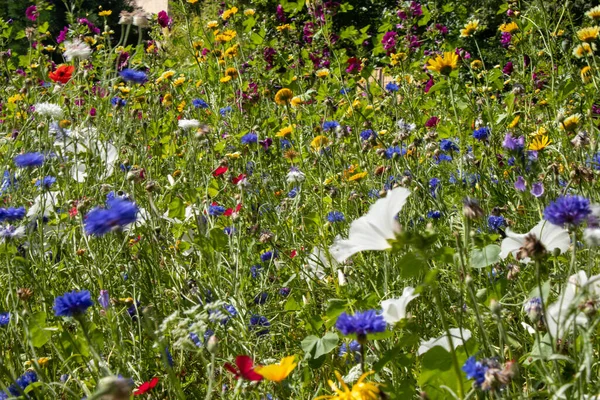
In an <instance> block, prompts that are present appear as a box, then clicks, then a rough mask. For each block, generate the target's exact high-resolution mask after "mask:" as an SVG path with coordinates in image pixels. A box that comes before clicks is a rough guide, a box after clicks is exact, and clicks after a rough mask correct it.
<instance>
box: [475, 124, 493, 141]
mask: <svg viewBox="0 0 600 400" xmlns="http://www.w3.org/2000/svg"><path fill="white" fill-rule="evenodd" d="M490 133H491V131H490V128H488V127H487V126H484V127H482V128H479V129H476V130H474V131H473V137H474V138H475V139H477V140H479V141H484V140H487V139H488V137H489V136H490Z"/></svg>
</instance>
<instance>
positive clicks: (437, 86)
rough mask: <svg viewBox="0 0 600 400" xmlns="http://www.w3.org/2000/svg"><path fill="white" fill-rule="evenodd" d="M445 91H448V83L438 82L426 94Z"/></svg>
mask: <svg viewBox="0 0 600 400" xmlns="http://www.w3.org/2000/svg"><path fill="white" fill-rule="evenodd" d="M445 89H448V81H440V82H438V83H436V84H435V85H433V86H432V87H430V88H429V92H428V93H435V92H438V91H440V90H445Z"/></svg>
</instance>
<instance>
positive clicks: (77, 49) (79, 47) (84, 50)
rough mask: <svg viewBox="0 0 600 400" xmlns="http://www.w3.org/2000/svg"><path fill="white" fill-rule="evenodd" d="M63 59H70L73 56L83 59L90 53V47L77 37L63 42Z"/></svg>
mask: <svg viewBox="0 0 600 400" xmlns="http://www.w3.org/2000/svg"><path fill="white" fill-rule="evenodd" d="M63 55H64V56H65V60H67V61H71V60H72V59H74V58H79V59H81V60H85V59H87V58H89V57H90V56H91V55H92V49H91V48H90V46H88V44H87V43H85V42H82V41H81V40H79V39H73V40H72V41H67V42H65V52H64V53H63Z"/></svg>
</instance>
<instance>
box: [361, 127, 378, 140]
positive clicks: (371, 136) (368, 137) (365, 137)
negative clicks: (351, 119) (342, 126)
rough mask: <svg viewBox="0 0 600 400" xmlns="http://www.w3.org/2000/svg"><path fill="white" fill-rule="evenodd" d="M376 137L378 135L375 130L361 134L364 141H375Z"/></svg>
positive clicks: (368, 130)
mask: <svg viewBox="0 0 600 400" xmlns="http://www.w3.org/2000/svg"><path fill="white" fill-rule="evenodd" d="M376 137H377V134H376V133H375V132H373V129H367V130H364V131H362V132H361V133H360V138H361V139H362V140H363V141H367V140H371V139H375V138H376Z"/></svg>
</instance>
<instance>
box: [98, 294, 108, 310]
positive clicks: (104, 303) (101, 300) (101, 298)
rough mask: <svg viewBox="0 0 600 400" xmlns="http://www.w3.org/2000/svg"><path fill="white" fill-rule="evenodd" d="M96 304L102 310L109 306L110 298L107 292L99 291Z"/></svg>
mask: <svg viewBox="0 0 600 400" xmlns="http://www.w3.org/2000/svg"><path fill="white" fill-rule="evenodd" d="M98 303H100V305H101V306H102V308H104V309H105V310H106V309H107V308H108V307H109V306H110V297H109V295H108V290H104V289H102V290H101V291H100V296H98Z"/></svg>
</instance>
